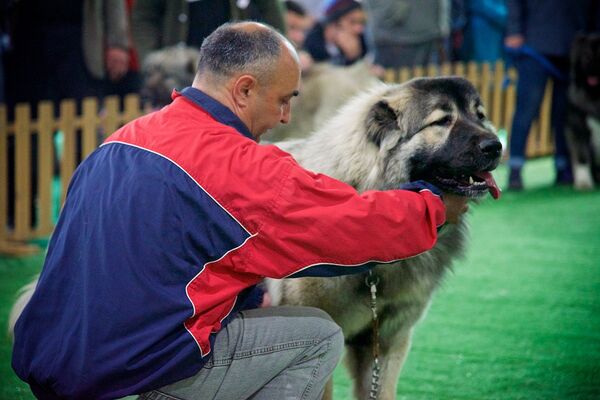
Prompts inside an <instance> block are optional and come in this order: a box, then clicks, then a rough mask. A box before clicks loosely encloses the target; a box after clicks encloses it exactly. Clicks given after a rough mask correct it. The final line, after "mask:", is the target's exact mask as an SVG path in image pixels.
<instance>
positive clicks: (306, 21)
mask: <svg viewBox="0 0 600 400" xmlns="http://www.w3.org/2000/svg"><path fill="white" fill-rule="evenodd" d="M285 20H286V24H287V37H288V39H290V41H291V42H292V43H293V44H294V46H296V48H297V49H299V48H301V47H302V45H303V44H304V39H305V38H306V33H307V32H308V30H309V29H310V27H311V24H312V21H311V19H310V17H308V16H302V15H300V14H296V13H295V12H293V11H287V12H286V16H285Z"/></svg>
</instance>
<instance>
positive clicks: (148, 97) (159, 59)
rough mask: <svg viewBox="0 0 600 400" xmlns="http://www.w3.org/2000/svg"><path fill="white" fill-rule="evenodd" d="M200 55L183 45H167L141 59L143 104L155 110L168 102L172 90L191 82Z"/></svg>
mask: <svg viewBox="0 0 600 400" xmlns="http://www.w3.org/2000/svg"><path fill="white" fill-rule="evenodd" d="M199 55H200V52H199V51H198V50H197V49H195V48H193V47H186V46H172V47H166V48H164V49H161V50H157V51H153V52H152V53H150V54H148V56H146V58H145V59H144V61H143V62H142V76H143V82H142V89H141V91H140V95H141V97H142V103H143V104H149V105H151V106H152V108H154V109H158V108H161V107H163V106H166V105H167V104H169V103H171V92H172V91H173V89H177V90H181V89H183V88H185V87H187V86H190V85H191V84H192V81H193V80H194V76H195V75H196V68H197V65H198V57H199Z"/></svg>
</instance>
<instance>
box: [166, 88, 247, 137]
mask: <svg viewBox="0 0 600 400" xmlns="http://www.w3.org/2000/svg"><path fill="white" fill-rule="evenodd" d="M179 96H184V97H186V98H187V99H189V100H191V101H192V102H193V103H194V104H196V105H197V106H199V107H200V108H202V109H203V110H205V111H206V112H208V113H209V114H210V115H211V116H212V117H213V118H214V119H215V120H217V121H219V122H220V123H222V124H225V125H228V126H231V127H232V128H234V129H235V130H237V131H238V132H239V133H241V134H242V135H244V136H246V137H248V138H250V139H252V140H254V141H256V138H255V137H254V136H252V133H250V130H248V127H246V125H245V124H244V123H243V122H242V120H241V119H239V118H238V116H237V115H235V114H234V113H233V111H231V110H230V109H229V108H227V107H226V106H224V105H223V104H221V103H219V102H218V101H217V100H215V99H213V98H212V97H210V96H209V95H207V94H206V93H204V92H203V91H202V90H200V89H196V88H194V87H191V86H189V87H186V88H185V89H183V90H182V91H181V93H177V92H176V91H173V95H172V97H173V98H176V97H179Z"/></svg>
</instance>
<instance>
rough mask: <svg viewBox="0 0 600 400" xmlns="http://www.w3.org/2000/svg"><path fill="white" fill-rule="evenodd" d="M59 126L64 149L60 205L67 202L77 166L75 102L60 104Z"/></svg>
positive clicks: (68, 101) (66, 101) (61, 168)
mask: <svg viewBox="0 0 600 400" xmlns="http://www.w3.org/2000/svg"><path fill="white" fill-rule="evenodd" d="M58 126H59V127H60V130H61V131H62V133H63V137H64V147H63V153H62V159H61V162H60V187H61V190H60V203H61V204H62V203H64V202H65V198H66V196H67V187H68V186H69V181H70V180H71V176H72V175H73V172H74V171H75V165H76V160H77V159H76V154H75V152H76V142H77V137H76V135H77V132H76V130H75V101H74V100H70V99H69V100H63V101H61V102H60V120H59V121H58Z"/></svg>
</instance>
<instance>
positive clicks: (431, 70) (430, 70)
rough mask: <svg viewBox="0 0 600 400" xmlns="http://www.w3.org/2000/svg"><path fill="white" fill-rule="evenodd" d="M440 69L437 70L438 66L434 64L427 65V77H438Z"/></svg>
mask: <svg viewBox="0 0 600 400" xmlns="http://www.w3.org/2000/svg"><path fill="white" fill-rule="evenodd" d="M439 71H440V69H439V68H438V66H437V65H436V64H429V65H428V66H427V76H431V77H433V76H439V75H440V72H439Z"/></svg>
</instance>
